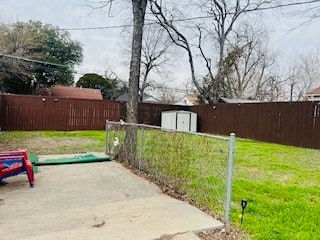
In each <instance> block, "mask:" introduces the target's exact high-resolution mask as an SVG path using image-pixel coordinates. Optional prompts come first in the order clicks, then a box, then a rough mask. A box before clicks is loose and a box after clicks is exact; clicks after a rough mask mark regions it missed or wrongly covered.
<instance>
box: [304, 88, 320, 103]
mask: <svg viewBox="0 0 320 240" xmlns="http://www.w3.org/2000/svg"><path fill="white" fill-rule="evenodd" d="M306 99H307V101H320V87H317V88H315V89H312V90H310V91H309V92H307V93H306Z"/></svg>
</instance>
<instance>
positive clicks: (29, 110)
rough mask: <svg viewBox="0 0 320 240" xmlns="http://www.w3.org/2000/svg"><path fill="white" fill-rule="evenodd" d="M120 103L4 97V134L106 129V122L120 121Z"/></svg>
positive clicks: (17, 96) (2, 112) (16, 96)
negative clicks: (7, 132) (12, 131)
mask: <svg viewBox="0 0 320 240" xmlns="http://www.w3.org/2000/svg"><path fill="white" fill-rule="evenodd" d="M120 105H121V104H120V103H119V102H116V101H102V100H85V99H68V98H54V97H38V96H21V95H3V96H2V108H1V116H0V118H1V119H2V121H1V122H2V130H9V131H10V130H27V131H29V130H86V129H104V127H105V120H106V119H110V120H113V121H119V119H120V110H121V109H120Z"/></svg>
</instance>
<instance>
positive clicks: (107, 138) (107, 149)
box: [105, 119, 110, 155]
mask: <svg viewBox="0 0 320 240" xmlns="http://www.w3.org/2000/svg"><path fill="white" fill-rule="evenodd" d="M108 122H109V121H108V119H106V126H105V131H106V132H105V134H106V140H105V141H106V154H108V155H110V143H109V124H108Z"/></svg>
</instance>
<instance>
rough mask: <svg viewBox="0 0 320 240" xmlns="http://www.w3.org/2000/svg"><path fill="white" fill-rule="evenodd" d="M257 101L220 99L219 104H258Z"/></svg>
mask: <svg viewBox="0 0 320 240" xmlns="http://www.w3.org/2000/svg"><path fill="white" fill-rule="evenodd" d="M259 102H260V101H258V100H252V99H245V98H225V97H220V99H219V103H259Z"/></svg>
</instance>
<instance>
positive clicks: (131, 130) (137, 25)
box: [119, 0, 147, 163]
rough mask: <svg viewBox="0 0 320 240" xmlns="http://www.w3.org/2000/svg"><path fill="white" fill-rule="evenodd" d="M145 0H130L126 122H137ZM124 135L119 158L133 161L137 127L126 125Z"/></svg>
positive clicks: (129, 161)
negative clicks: (130, 36)
mask: <svg viewBox="0 0 320 240" xmlns="http://www.w3.org/2000/svg"><path fill="white" fill-rule="evenodd" d="M146 7H147V0H132V12H133V34H132V50H131V62H130V76H129V93H128V102H127V120H126V121H127V123H138V102H139V79H140V67H141V49H142V35H143V26H144V18H145V12H146ZM125 130H126V135H125V138H124V143H123V146H122V149H121V150H120V153H119V160H121V161H126V162H128V163H134V161H135V155H136V154H135V153H136V139H137V129H136V128H135V127H128V126H127V127H126V129H125Z"/></svg>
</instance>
